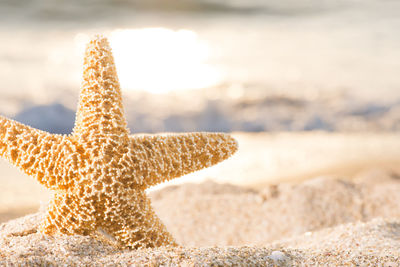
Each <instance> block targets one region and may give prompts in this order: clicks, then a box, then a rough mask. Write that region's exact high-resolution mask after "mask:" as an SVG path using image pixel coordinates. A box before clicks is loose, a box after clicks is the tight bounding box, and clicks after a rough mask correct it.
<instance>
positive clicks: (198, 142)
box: [0, 37, 237, 248]
mask: <svg viewBox="0 0 400 267" xmlns="http://www.w3.org/2000/svg"><path fill="white" fill-rule="evenodd" d="M236 150H237V143H236V141H235V140H234V139H233V138H231V137H230V136H229V135H226V134H222V133H186V134H176V135H166V136H162V135H153V136H135V135H131V136H130V135H129V130H128V128H127V124H126V120H125V117H124V110H123V106H122V99H121V92H120V86H119V82H118V77H117V73H116V69H115V65H114V60H113V57H112V54H111V49H110V47H109V45H108V41H107V40H106V39H105V38H103V37H95V38H94V39H93V40H92V41H91V42H90V43H89V44H88V47H87V50H86V54H85V59H84V72H83V86H82V90H81V93H80V100H79V105H78V111H77V115H76V121H75V128H74V130H73V133H72V134H71V135H55V134H50V133H47V132H44V131H40V130H37V129H34V128H31V127H29V126H26V125H23V124H21V123H18V122H16V121H13V120H10V119H7V118H4V117H0V154H1V156H2V157H4V158H6V159H7V160H9V161H10V162H11V163H13V164H14V165H16V166H18V167H19V168H20V169H21V170H22V171H24V172H25V173H27V174H28V175H31V176H33V177H35V178H36V179H37V180H38V181H39V182H40V183H41V184H43V185H45V186H46V187H47V188H49V189H51V190H54V198H53V199H52V200H51V202H50V205H49V207H48V210H47V214H46V217H45V221H44V222H43V224H42V225H41V227H40V230H41V232H43V233H45V234H55V233H64V234H82V235H87V234H91V233H94V232H95V231H96V230H99V229H101V230H102V231H105V232H106V233H108V234H109V235H111V236H113V237H114V238H115V239H116V240H117V241H119V243H120V244H121V245H122V246H125V247H129V248H139V247H158V246H171V245H175V244H176V243H175V241H174V239H173V237H172V236H171V235H170V233H169V232H167V230H166V228H165V226H164V225H163V223H162V222H161V221H160V219H159V218H158V217H157V216H156V215H155V213H154V211H153V209H152V207H151V204H150V201H149V199H148V198H147V197H146V193H145V190H146V189H147V188H149V187H150V186H153V185H156V184H159V183H161V182H164V181H168V180H171V179H173V178H176V177H179V176H182V175H185V174H187V173H190V172H193V171H196V170H199V169H202V168H205V167H208V166H211V165H214V164H216V163H218V162H220V161H222V160H224V159H226V158H228V157H229V156H230V155H232V154H233V153H234V152H235V151H236Z"/></svg>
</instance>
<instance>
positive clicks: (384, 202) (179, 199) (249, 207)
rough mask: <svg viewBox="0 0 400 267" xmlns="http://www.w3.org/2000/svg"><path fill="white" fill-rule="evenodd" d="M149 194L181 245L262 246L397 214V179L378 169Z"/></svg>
mask: <svg viewBox="0 0 400 267" xmlns="http://www.w3.org/2000/svg"><path fill="white" fill-rule="evenodd" d="M150 195H151V197H152V203H153V206H154V208H155V209H156V212H157V214H158V215H159V216H160V217H161V219H162V220H163V222H164V223H165V224H166V226H167V228H168V230H169V231H170V232H172V234H173V235H174V236H175V238H176V239H177V241H178V242H179V243H180V244H182V245H185V246H215V245H218V246H226V245H229V246H242V245H248V244H252V245H264V244H266V243H269V242H271V241H274V240H278V239H281V238H286V237H291V236H294V235H298V234H302V233H304V232H308V231H316V230H319V229H322V228H325V227H332V226H335V225H338V224H343V223H349V222H355V221H369V220H371V219H372V218H375V217H397V218H400V205H399V203H400V179H399V177H398V176H397V175H396V174H394V173H388V172H385V171H379V170H376V171H368V172H366V173H361V174H359V175H358V177H356V178H355V180H353V181H349V180H342V179H339V178H334V177H319V178H316V179H312V180H308V181H305V182H302V183H299V184H280V185H277V186H268V187H265V188H263V189H261V190H260V191H257V190H254V189H247V188H243V187H236V186H232V185H221V184H216V183H213V182H206V183H202V184H198V185H197V184H184V185H180V186H172V187H168V188H165V189H163V190H160V191H156V192H152V193H151V194H150Z"/></svg>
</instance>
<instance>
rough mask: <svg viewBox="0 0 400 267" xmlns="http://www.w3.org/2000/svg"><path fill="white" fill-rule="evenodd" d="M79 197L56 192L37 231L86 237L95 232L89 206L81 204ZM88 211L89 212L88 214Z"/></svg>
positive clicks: (91, 209)
mask: <svg viewBox="0 0 400 267" xmlns="http://www.w3.org/2000/svg"><path fill="white" fill-rule="evenodd" d="M81 199H82V198H81V197H79V196H77V195H74V194H72V193H65V192H57V193H55V194H54V198H53V199H52V200H51V202H50V205H49V206H48V207H47V214H46V217H45V219H44V222H43V223H42V224H41V225H40V227H39V231H40V232H41V233H43V234H55V233H63V234H70V235H73V234H79V235H87V234H89V233H90V232H93V231H94V230H95V221H94V218H93V217H91V216H89V215H88V214H87V213H90V212H91V213H94V212H93V208H92V207H91V206H90V205H87V203H86V205H85V203H81V202H82V201H81ZM89 211H90V212H89Z"/></svg>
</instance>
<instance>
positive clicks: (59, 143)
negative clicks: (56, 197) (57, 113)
mask: <svg viewBox="0 0 400 267" xmlns="http://www.w3.org/2000/svg"><path fill="white" fill-rule="evenodd" d="M68 143H69V142H68V140H67V138H66V137H65V136H61V135H54V134H50V133H47V132H44V131H40V130H37V129H34V128H32V127H29V126H27V125H24V124H22V123H19V122H17V121H14V120H10V119H7V118H4V117H2V116H0V156H1V157H3V158H5V159H6V160H8V161H9V162H10V163H12V164H14V165H15V166H17V167H18V168H19V169H21V170H22V171H23V172H25V173H26V174H28V175H31V176H33V177H35V178H36V179H37V180H38V181H39V182H40V183H41V184H43V185H45V186H46V187H48V188H52V189H60V188H62V187H63V186H65V185H66V184H67V183H68V182H69V181H66V180H65V177H66V176H65V175H63V174H64V173H63V170H64V169H61V168H58V167H57V165H58V164H57V163H66V161H70V160H68V158H67V157H65V156H66V154H68V150H69V148H70V146H68V145H67V146H66V144H68ZM57 161H58V162H57ZM60 165H61V164H60ZM61 166H62V165H61Z"/></svg>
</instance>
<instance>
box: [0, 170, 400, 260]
mask: <svg viewBox="0 0 400 267" xmlns="http://www.w3.org/2000/svg"><path fill="white" fill-rule="evenodd" d="M399 175H400V174H399V173H393V172H390V173H388V172H385V171H377V170H375V171H370V172H367V173H363V174H360V175H359V176H358V177H357V178H356V179H355V180H354V181H345V180H341V179H337V178H334V177H324V178H317V179H312V180H308V181H305V182H301V183H296V184H293V183H291V184H281V185H278V186H268V187H265V188H263V189H262V190H255V189H249V188H244V187H239V186H234V185H228V184H216V183H214V182H211V181H208V182H204V183H201V184H184V185H179V186H172V187H167V188H164V189H161V190H158V191H155V192H152V193H151V194H150V195H151V198H152V201H153V204H154V207H155V210H156V211H157V213H158V214H159V215H160V217H161V218H162V220H163V221H164V222H165V224H166V225H167V228H168V229H169V230H170V231H171V232H172V233H173V234H174V236H175V237H176V239H177V241H178V242H179V244H180V245H181V246H180V247H177V248H157V249H139V250H133V251H129V250H120V249H119V248H118V246H117V245H116V244H115V243H113V241H112V240H109V239H106V238H105V237H104V236H102V235H101V234H100V233H99V234H97V235H92V236H78V235H75V236H65V235H63V236H43V235H42V234H39V233H37V232H36V231H37V226H38V224H39V223H40V221H41V219H42V216H43V213H41V212H39V213H36V214H33V215H28V216H26V217H23V218H20V219H16V220H12V221H9V222H7V223H4V224H2V225H0V237H1V239H0V264H5V265H7V264H11V263H12V264H28V265H37V264H47V265H54V266H59V265H64V264H66V265H70V266H77V265H82V264H87V265H90V266H96V265H107V266H108V265H113V264H117V265H119V266H128V265H129V266H132V265H133V266H142V265H146V266H160V265H163V266H273V265H274V266H276V265H278V266H299V265H304V264H305V265H314V264H318V265H326V264H328V265H346V264H347V265H350V266H360V265H361V266H373V265H383V266H397V264H398V262H399V260H400V250H399V247H400V246H399V245H400V244H399V240H400V220H399V216H400V208H399V206H398V203H399V201H400V194H399V192H400V179H399V177H400V176H399Z"/></svg>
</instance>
